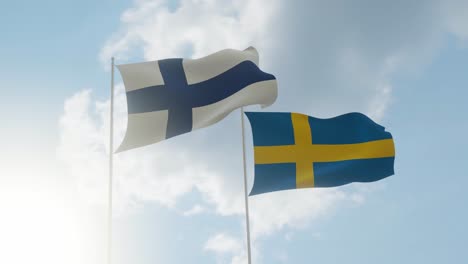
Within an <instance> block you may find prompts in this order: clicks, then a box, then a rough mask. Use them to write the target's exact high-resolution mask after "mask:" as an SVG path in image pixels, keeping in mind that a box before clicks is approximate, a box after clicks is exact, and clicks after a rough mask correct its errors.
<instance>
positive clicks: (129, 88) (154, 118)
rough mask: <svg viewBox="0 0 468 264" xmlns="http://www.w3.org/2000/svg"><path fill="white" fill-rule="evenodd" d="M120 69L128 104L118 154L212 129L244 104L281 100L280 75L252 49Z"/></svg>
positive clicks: (225, 51)
mask: <svg viewBox="0 0 468 264" xmlns="http://www.w3.org/2000/svg"><path fill="white" fill-rule="evenodd" d="M117 67H118V69H119V70H120V73H121V74H122V78H123V81H124V85H125V89H126V93H127V106H128V125H127V132H126V134H125V138H124V140H123V142H122V144H121V145H120V147H119V148H118V150H117V152H120V151H124V150H128V149H132V148H137V147H141V146H145V145H148V144H152V143H156V142H158V141H161V140H164V139H168V138H171V137H174V136H177V135H180V134H184V133H187V132H190V131H192V130H194V129H198V128H202V127H206V126H209V125H212V124H214V123H216V122H218V121H220V120H221V119H223V118H224V117H225V116H227V115H228V114H229V113H230V112H232V111H233V110H234V109H236V108H239V107H242V106H247V105H253V104H261V105H262V106H268V105H271V104H272V103H273V102H274V101H275V100H276V96H277V84H276V79H275V77H274V76H273V75H271V74H268V73H265V72H263V71H261V70H260V69H259V68H258V53H257V51H256V50H255V49H254V48H252V47H250V48H248V49H246V50H244V51H238V50H232V49H228V50H222V51H219V52H217V53H214V54H212V55H209V56H207V57H203V58H200V59H194V60H191V59H165V60H160V61H151V62H143V63H134V64H124V65H119V66H117Z"/></svg>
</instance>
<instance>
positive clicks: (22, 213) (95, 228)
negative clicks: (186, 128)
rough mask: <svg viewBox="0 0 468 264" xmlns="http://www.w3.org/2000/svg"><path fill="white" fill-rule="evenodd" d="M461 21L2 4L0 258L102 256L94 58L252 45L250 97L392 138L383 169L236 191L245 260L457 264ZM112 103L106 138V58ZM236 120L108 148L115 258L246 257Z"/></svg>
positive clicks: (301, 10) (357, 5)
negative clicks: (387, 169) (391, 157)
mask: <svg viewBox="0 0 468 264" xmlns="http://www.w3.org/2000/svg"><path fill="white" fill-rule="evenodd" d="M466 25H468V2H467V1H456V0H449V1H435V0H434V1H403V0H401V1H371V0H360V1H345V0H341V1H339V0H336V1H335V0H334V1H305V0H304V1H290V0H288V1H286V0H283V1H281V0H233V1H228V0H220V1H215V0H180V1H164V0H134V1H131V0H102V1H91V0H83V1H71V0H65V1H57V0H44V1H23V0H18V1H4V2H2V15H1V16H0V32H2V34H1V38H0V40H1V42H0V58H1V59H2V63H0V83H1V87H2V96H1V97H0V102H1V103H0V117H1V120H2V121H3V124H2V126H1V129H0V135H1V136H0V144H1V146H2V151H0V263H9V264H23V263H25V264H26V263H28V264H29V263H47V264H58V263H73V264H74V263H76V264H82V263H90V264H102V263H104V260H105V247H106V241H105V235H106V233H105V232H106V218H105V217H106V197H107V196H106V195H107V192H106V191H107V185H106V184H107V157H108V156H107V155H108V131H109V121H108V120H109V119H108V116H109V85H110V71H109V70H110V67H109V64H110V57H111V56H115V57H116V62H117V64H119V63H127V62H138V61H145V60H156V59H163V58H168V57H192V58H198V57H201V56H205V55H208V54H210V53H212V52H215V51H218V50H220V49H224V48H236V49H244V48H246V47H248V46H251V45H252V46H255V47H256V48H257V49H258V51H259V54H260V65H261V67H262V68H263V69H265V71H267V72H270V73H273V74H274V75H276V77H277V79H278V85H279V97H278V100H277V101H276V103H275V104H273V105H272V106H271V107H269V108H266V109H264V111H294V112H301V113H304V114H308V115H312V116H316V117H321V118H326V117H332V116H335V115H339V114H343V113H346V112H363V113H365V114H367V115H369V116H371V117H372V118H374V119H375V120H376V121H378V122H379V123H380V124H382V125H383V126H385V127H386V129H387V130H388V131H390V132H391V133H392V134H393V137H394V140H395V144H396V161H395V172H396V173H395V175H394V176H392V177H389V178H386V179H384V180H382V181H379V182H376V183H370V184H351V185H347V186H343V187H339V188H330V189H302V190H291V191H283V192H276V193H271V194H265V195H259V196H255V197H252V198H250V205H251V211H250V213H251V230H252V246H253V263H255V264H257V263H265V264H267V263H268V264H269V263H298V264H302V263H304V264H305V263H323V264H328V263H329V264H334V263H356V264H357V263H359V264H367V263H369V264H371V263H372V264H373V263H429V264H430V263H465V262H468V254H467V253H466V245H467V244H468V227H467V226H466V223H468V211H467V210H466V202H467V201H468V192H466V186H467V185H468V172H467V169H466V164H468V151H467V149H468V138H467V135H468V104H467V98H468V74H467V69H468V63H467V62H468V28H467V27H466ZM248 109H249V110H252V111H263V110H261V109H260V108H259V107H250V108H248ZM115 117H116V124H115V132H116V137H115V145H118V144H120V142H121V140H122V137H123V134H124V129H125V124H126V101H125V94H124V93H123V86H122V82H121V78H120V75H119V74H118V72H116V112H115ZM240 132H241V131H240V113H239V111H235V112H233V113H232V114H230V115H229V116H228V117H227V118H226V119H225V120H223V121H222V122H220V123H218V124H216V125H214V126H211V127H208V128H205V129H201V130H197V131H194V132H193V133H189V134H185V135H182V136H179V137H176V138H172V139H170V140H167V141H165V142H161V143H158V144H155V145H152V146H148V147H144V148H141V149H136V150H132V151H127V152H124V153H120V154H117V155H116V156H115V182H114V183H115V185H114V195H115V200H114V204H115V206H114V219H113V222H114V236H113V243H114V248H113V257H114V263H115V264H127V263H141V264H150V263H200V264H201V263H203V264H205V263H232V264H239V263H246V247H245V220H244V204H243V189H242V188H243V185H242V184H243V181H242V156H241V154H242V145H241V135H240ZM246 136H247V150H248V153H247V163H248V166H249V167H248V175H249V187H251V186H252V180H253V166H252V165H253V156H252V140H251V131H250V126H249V125H247V127H246Z"/></svg>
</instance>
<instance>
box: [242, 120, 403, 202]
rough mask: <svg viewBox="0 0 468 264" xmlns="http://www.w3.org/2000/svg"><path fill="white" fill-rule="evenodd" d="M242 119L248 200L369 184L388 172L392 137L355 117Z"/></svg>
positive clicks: (391, 160)
mask: <svg viewBox="0 0 468 264" xmlns="http://www.w3.org/2000/svg"><path fill="white" fill-rule="evenodd" d="M246 115H247V117H248V119H249V121H250V124H251V126H252V134H253V143H254V156H255V157H254V159H255V179H254V185H253V187H252V191H251V192H250V195H255V194H261V193H266V192H273V191H280V190H287V189H296V188H309V187H334V186H340V185H344V184H348V183H351V182H372V181H377V180H380V179H383V178H385V177H388V176H390V175H393V173H394V171H393V163H394V160H395V147H394V143H393V138H392V135H391V134H390V133H389V132H386V131H385V128H384V127H382V126H380V125H379V124H377V123H375V122H374V121H372V120H371V119H370V118H369V117H367V116H365V115H363V114H361V113H349V114H345V115H341V116H337V117H334V118H330V119H320V118H315V117H311V116H307V115H303V114H298V113H268V112H246Z"/></svg>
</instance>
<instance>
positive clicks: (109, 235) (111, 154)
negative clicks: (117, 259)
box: [107, 57, 114, 264]
mask: <svg viewBox="0 0 468 264" xmlns="http://www.w3.org/2000/svg"><path fill="white" fill-rule="evenodd" d="M110 97H111V101H110V129H109V130H110V137H109V191H108V192H109V200H108V203H109V208H108V212H107V263H108V264H111V263H112V256H111V255H112V174H113V167H114V166H113V165H114V57H112V63H111V95H110Z"/></svg>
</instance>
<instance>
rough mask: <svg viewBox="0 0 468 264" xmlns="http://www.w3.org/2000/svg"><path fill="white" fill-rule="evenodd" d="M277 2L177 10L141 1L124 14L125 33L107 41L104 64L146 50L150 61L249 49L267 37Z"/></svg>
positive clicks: (189, 5)
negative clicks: (136, 51)
mask: <svg viewBox="0 0 468 264" xmlns="http://www.w3.org/2000/svg"><path fill="white" fill-rule="evenodd" d="M276 2H277V1H276V0H273V1H266V0H261V1H246V0H234V1H231V0H221V1H213V0H182V1H181V3H180V6H179V7H178V8H177V9H176V10H175V11H174V10H170V9H169V7H168V4H167V1H137V2H136V3H135V6H134V7H133V8H130V9H128V10H126V11H125V12H124V13H123V14H122V16H121V22H122V27H121V29H120V30H119V31H118V32H117V33H116V34H115V35H114V36H113V37H111V38H110V39H109V40H108V41H107V43H106V45H105V46H104V47H103V49H102V51H101V54H100V57H101V60H102V61H104V62H107V61H108V60H109V58H110V57H111V56H116V57H117V60H118V61H122V60H127V59H128V58H129V56H131V53H132V52H134V50H135V49H137V50H139V49H141V50H142V52H143V56H144V58H145V59H147V60H154V59H158V58H165V57H173V56H177V57H178V56H181V55H182V56H193V57H201V56H205V55H206V54H208V53H212V52H215V51H217V50H219V49H223V48H227V47H230V48H238V49H243V48H246V47H248V46H249V45H250V44H251V43H252V42H258V40H259V39H260V37H261V36H262V35H263V32H264V29H265V27H267V26H269V25H270V24H269V20H270V19H271V16H272V14H273V12H274V11H275V8H276V6H277V4H276ZM260 8H261V9H260ZM259 10H261V12H259Z"/></svg>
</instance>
